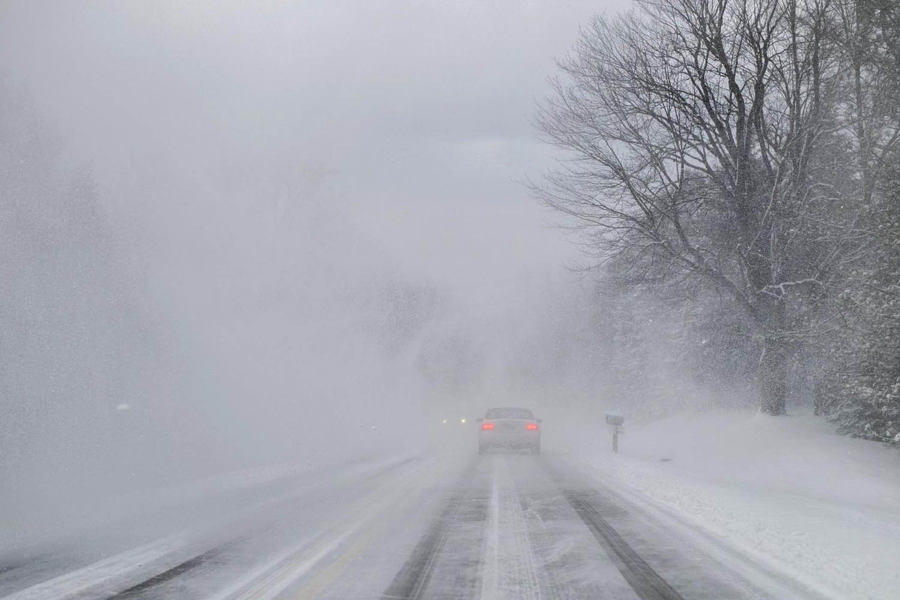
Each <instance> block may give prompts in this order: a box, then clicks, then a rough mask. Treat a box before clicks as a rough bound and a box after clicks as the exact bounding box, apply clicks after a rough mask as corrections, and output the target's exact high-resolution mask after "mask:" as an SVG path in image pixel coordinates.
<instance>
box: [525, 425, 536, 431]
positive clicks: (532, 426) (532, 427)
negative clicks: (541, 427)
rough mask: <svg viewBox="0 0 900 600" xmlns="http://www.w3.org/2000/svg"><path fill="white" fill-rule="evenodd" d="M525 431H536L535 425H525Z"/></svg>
mask: <svg viewBox="0 0 900 600" xmlns="http://www.w3.org/2000/svg"><path fill="white" fill-rule="evenodd" d="M525 429H527V430H528V431H537V423H528V424H527V425H525Z"/></svg>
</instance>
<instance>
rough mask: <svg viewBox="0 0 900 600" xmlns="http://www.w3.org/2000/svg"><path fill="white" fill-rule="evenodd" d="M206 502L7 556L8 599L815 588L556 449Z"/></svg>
mask: <svg viewBox="0 0 900 600" xmlns="http://www.w3.org/2000/svg"><path fill="white" fill-rule="evenodd" d="M202 512H203V511H198V512H196V513H195V514H196V518H195V519H194V523H193V525H192V526H187V527H184V526H183V527H182V528H181V530H180V531H175V532H167V535H165V536H161V537H160V538H159V539H156V540H152V541H149V542H147V541H144V543H141V544H137V545H135V546H134V547H131V548H125V549H122V550H121V551H119V552H115V553H112V554H110V555H109V556H103V557H101V558H98V559H97V560H93V561H92V562H91V561H86V560H85V559H82V560H81V561H79V560H77V559H75V558H72V559H71V562H70V564H69V565H65V564H64V562H65V561H64V560H63V559H62V558H60V557H59V556H54V555H53V553H52V552H50V553H48V554H45V555H42V556H40V557H36V558H34V559H33V560H31V561H29V560H24V561H22V562H21V563H18V564H11V565H7V568H6V569H5V570H2V571H0V593H3V594H6V595H5V600H26V599H27V600H49V599H51V598H53V599H60V598H72V599H74V598H78V599H88V598H116V599H118V600H125V599H129V600H135V599H152V598H201V599H208V600H238V599H242V600H250V599H256V600H262V599H276V598H292V599H295V598H309V599H341V600H346V599H349V598H384V599H387V598H460V599H462V598H484V599H510V600H512V599H516V600H529V599H538V598H546V599H560V600H561V599H567V598H610V599H628V600H633V599H644V600H649V599H653V600H676V599H680V598H684V599H691V598H709V599H713V598H716V599H721V598H735V599H740V598H788V597H790V598H804V597H809V598H814V597H815V596H813V595H812V594H811V593H808V592H807V591H806V590H804V589H803V588H802V587H800V586H799V585H796V584H794V583H793V582H789V581H784V580H780V579H778V578H777V577H772V575H771V574H767V573H764V572H755V570H756V569H757V567H755V566H754V564H753V563H752V561H742V562H738V561H735V560H734V557H733V556H727V557H726V556H724V555H719V553H717V551H716V550H715V548H714V547H712V546H711V545H709V544H706V545H703V544H698V543H696V540H697V538H696V536H693V535H691V532H690V531H686V530H685V525H684V524H675V523H670V522H667V521H666V520H665V518H664V517H660V516H658V515H656V516H654V515H651V512H649V511H646V510H644V509H642V508H640V507H639V506H637V505H635V504H633V503H632V502H631V501H629V500H628V499H627V498H626V497H624V496H622V495H620V494H619V493H617V492H616V491H615V490H613V489H610V488H608V487H607V486H606V485H605V484H604V482H603V481H601V480H599V479H597V478H596V477H595V476H591V475H589V474H585V472H583V471H581V470H579V468H578V467H577V466H576V465H575V464H574V463H570V462H569V461H567V460H566V459H565V458H563V457H554V456H552V455H548V456H543V457H532V456H525V455H514V454H496V455H488V456H473V455H471V454H458V455H430V456H420V457H416V458H409V457H406V458H398V459H396V460H382V461H377V462H374V461H373V462H370V463H359V464H355V465H352V466H349V467H345V468H342V469H335V470H334V471H333V472H331V473H328V474H323V473H319V474H317V475H316V476H315V477H314V478H312V477H311V478H307V479H304V478H300V479H299V480H297V481H293V482H292V485H290V486H282V489H279V490H277V492H276V491H270V492H268V493H267V494H266V495H265V497H261V498H257V499H255V500H254V501H253V502H246V503H244V504H242V505H240V506H239V507H238V506H235V507H233V510H231V511H230V512H229V511H223V510H222V509H221V507H219V508H217V509H216V510H215V511H210V515H208V516H207V517H204V516H203V514H202ZM135 539H137V538H135ZM68 556H70V557H71V556H73V555H71V554H70V555H68ZM85 562H86V563H87V564H84V563H85ZM48 565H51V566H48Z"/></svg>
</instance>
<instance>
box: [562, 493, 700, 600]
mask: <svg viewBox="0 0 900 600" xmlns="http://www.w3.org/2000/svg"><path fill="white" fill-rule="evenodd" d="M563 494H564V495H565V497H566V500H568V502H569V504H571V505H572V508H574V509H575V513H576V514H577V515H578V516H579V517H580V518H581V520H582V521H584V523H585V525H587V526H588V529H590V530H591V533H593V534H594V537H595V538H597V541H598V542H600V544H601V545H602V546H603V547H604V548H606V550H607V551H608V552H609V555H610V557H611V558H612V559H613V561H614V562H615V564H616V568H618V569H619V572H620V573H622V576H623V577H624V578H625V580H626V581H627V582H628V584H629V585H630V586H631V587H632V588H633V589H634V591H635V593H637V595H638V596H640V598H641V599H642V600H684V599H683V598H682V596H681V594H679V593H678V592H677V591H675V589H674V588H673V587H672V586H670V585H669V584H668V583H667V582H666V580H665V579H663V578H662V577H660V576H659V574H658V573H657V572H656V571H654V570H653V567H651V566H650V565H649V564H647V562H646V561H645V560H644V559H643V558H641V556H640V555H639V554H638V553H637V552H635V551H634V549H633V548H632V547H631V546H630V545H629V544H628V542H626V541H625V540H624V539H623V538H622V536H620V535H619V533H618V532H617V531H616V530H615V529H614V528H613V527H612V526H611V525H610V524H609V523H608V522H607V521H606V519H604V518H603V517H602V516H601V515H600V513H599V512H598V511H597V509H596V508H595V507H594V505H593V504H592V503H591V502H590V500H588V499H587V498H586V495H585V494H584V493H578V492H576V491H573V490H563Z"/></svg>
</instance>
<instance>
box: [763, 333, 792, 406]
mask: <svg viewBox="0 0 900 600" xmlns="http://www.w3.org/2000/svg"><path fill="white" fill-rule="evenodd" d="M787 358H788V353H787V348H786V347H785V343H784V340H783V339H782V338H781V336H780V335H779V332H778V331H777V330H775V331H772V330H769V331H767V332H766V334H765V337H764V338H763V357H762V363H761V364H760V369H759V381H760V388H761V389H760V393H761V399H760V410H761V411H762V412H764V413H766V414H770V415H783V414H785V399H786V397H787V380H788V364H787V363H788V361H787Z"/></svg>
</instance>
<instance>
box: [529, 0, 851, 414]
mask: <svg viewBox="0 0 900 600" xmlns="http://www.w3.org/2000/svg"><path fill="white" fill-rule="evenodd" d="M639 8H640V10H639V11H637V12H634V13H631V14H629V15H627V16H625V17H621V18H618V19H615V20H607V19H604V18H598V19H597V20H596V21H595V22H594V23H593V25H592V26H591V27H590V28H589V29H587V30H586V31H585V32H584V33H583V34H582V36H581V39H580V40H579V42H578V45H577V47H576V52H575V54H574V56H573V57H572V58H570V59H569V60H568V61H566V62H564V63H563V64H562V65H561V67H562V69H563V71H564V73H565V76H564V77H563V78H562V79H561V80H559V81H557V85H556V94H555V96H554V98H553V99H552V100H551V101H550V102H549V103H548V104H547V105H546V106H545V107H544V109H543V110H542V112H541V114H540V117H539V122H540V125H541V128H542V129H543V131H544V132H545V133H546V134H547V135H548V136H549V138H550V139H551V140H552V141H553V142H555V143H556V144H558V145H560V146H562V147H563V148H565V149H567V150H568V151H570V153H571V154H570V156H569V158H568V160H567V161H565V162H563V163H561V167H560V168H559V169H558V170H556V171H554V172H552V173H550V174H549V175H548V177H547V180H546V183H545V184H543V185H541V186H538V188H537V191H538V193H539V195H540V196H541V197H542V198H543V200H544V201H545V202H546V203H548V204H549V205H550V206H552V207H554V208H556V209H558V210H560V211H562V212H563V213H565V214H567V215H570V216H571V217H573V218H574V219H575V220H576V221H577V222H578V223H579V224H580V226H582V227H584V228H585V230H586V232H588V234H589V236H590V237H589V239H590V242H591V245H592V247H593V248H595V249H596V250H597V251H598V252H599V253H600V255H601V256H602V257H604V258H610V257H617V258H619V259H623V258H624V259H626V260H628V261H630V262H631V263H632V264H634V265H635V268H636V269H637V268H640V269H644V270H643V271H641V272H640V273H638V275H639V276H650V275H655V276H660V275H665V274H679V275H686V276H688V277H693V278H696V280H697V281H700V282H704V283H705V284H708V285H710V286H712V287H714V288H715V289H718V290H720V291H721V292H722V293H724V294H725V295H727V297H728V298H729V299H730V301H731V302H733V303H734V304H735V305H736V306H737V307H739V308H740V310H741V311H743V313H744V314H745V315H746V317H747V318H748V320H749V321H750V322H751V323H752V325H753V331H754V334H753V335H754V337H755V339H756V340H757V341H758V344H759V350H760V355H759V356H760V358H759V373H760V377H759V380H760V384H761V409H762V410H763V411H764V412H767V413H771V414H783V413H784V411H785V397H786V391H787V376H788V365H787V363H788V355H789V353H790V348H791V343H790V342H791V340H792V338H793V336H795V335H796V333H797V328H798V323H799V320H798V319H799V315H801V314H802V311H801V310H800V307H802V305H803V300H804V299H805V298H808V297H815V295H816V294H818V293H820V291H821V289H822V288H823V287H824V286H825V284H826V279H827V277H828V276H829V273H830V272H831V270H832V266H833V264H834V263H835V262H836V261H838V260H843V259H844V258H845V257H846V256H847V254H848V252H850V249H851V247H853V244H854V243H855V237H854V236H855V235H856V232H855V231H854V228H853V227H852V222H853V215H852V214H849V215H848V214H845V215H842V221H843V223H842V227H841V228H836V227H835V226H834V224H833V223H831V222H830V221H829V219H828V218H827V215H830V214H832V213H833V211H832V210H831V209H832V208H833V206H834V205H835V204H840V203H842V202H843V198H842V196H841V194H842V190H841V189H840V187H838V186H834V185H830V182H832V181H835V180H837V179H839V178H841V177H844V176H845V175H849V171H846V169H847V167H846V166H845V165H843V164H841V162H840V161H838V160H834V147H835V146H836V145H839V142H840V137H839V136H840V132H841V129H842V126H841V125H840V124H839V123H838V115H837V114H836V113H835V107H836V106H837V104H838V103H837V102H836V96H837V94H838V93H839V91H840V89H841V82H842V73H841V61H840V59H839V56H838V54H837V53H836V52H835V51H834V49H833V48H834V45H833V44H829V43H827V38H828V35H829V31H830V28H831V26H832V23H833V18H832V7H831V2H830V0H639ZM842 169H843V170H842ZM845 171H846V172H845ZM849 212H852V208H851V209H849ZM847 223H851V225H850V226H847ZM648 264H649V265H652V269H649V270H648V269H647V268H646V265H648Z"/></svg>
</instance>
